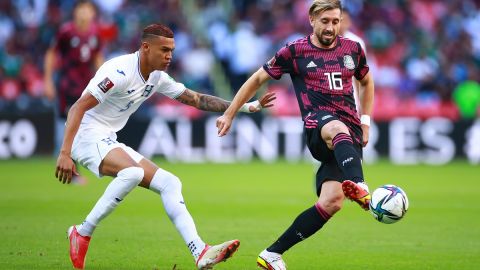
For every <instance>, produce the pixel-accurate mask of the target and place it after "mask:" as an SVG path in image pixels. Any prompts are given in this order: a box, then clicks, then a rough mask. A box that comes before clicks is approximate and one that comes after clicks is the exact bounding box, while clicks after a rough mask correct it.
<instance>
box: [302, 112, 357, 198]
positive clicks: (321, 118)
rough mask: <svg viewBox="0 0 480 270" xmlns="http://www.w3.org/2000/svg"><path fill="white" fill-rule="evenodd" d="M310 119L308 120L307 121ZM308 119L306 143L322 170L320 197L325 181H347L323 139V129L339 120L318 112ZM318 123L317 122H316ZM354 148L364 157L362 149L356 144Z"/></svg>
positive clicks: (318, 180) (319, 169)
mask: <svg viewBox="0 0 480 270" xmlns="http://www.w3.org/2000/svg"><path fill="white" fill-rule="evenodd" d="M307 118H308V120H307ZM307 118H306V120H307V121H306V122H305V126H304V135H305V142H306V144H307V146H308V149H309V150H310V153H311V154H312V156H313V157H314V158H315V159H316V160H318V161H320V162H321V165H320V168H318V171H317V174H316V177H315V178H316V183H315V186H316V191H317V195H318V196H320V191H321V189H322V184H323V182H325V180H327V179H328V180H335V181H338V182H342V181H343V180H345V176H344V175H343V172H342V171H341V169H340V167H339V166H338V164H337V160H336V159H335V155H334V153H333V150H330V149H329V148H328V146H327V143H326V142H325V141H324V140H323V139H322V136H321V134H320V131H321V130H322V127H323V126H324V125H326V124H327V123H329V122H330V121H333V120H338V118H337V117H336V116H334V115H332V114H331V113H329V112H325V111H318V112H315V114H312V115H311V116H310V117H307ZM308 121H313V122H310V123H316V124H317V126H316V127H315V125H314V124H313V125H312V124H308ZM315 121H317V122H315ZM354 148H355V150H356V151H357V153H358V155H359V156H360V157H361V158H362V157H363V149H362V147H361V146H360V145H359V144H357V143H354Z"/></svg>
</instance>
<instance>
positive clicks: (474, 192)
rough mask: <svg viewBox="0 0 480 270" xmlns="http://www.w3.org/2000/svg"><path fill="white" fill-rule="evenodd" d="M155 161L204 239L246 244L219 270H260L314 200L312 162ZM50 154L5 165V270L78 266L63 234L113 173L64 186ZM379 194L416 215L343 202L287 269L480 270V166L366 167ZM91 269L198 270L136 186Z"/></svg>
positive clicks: (0, 265)
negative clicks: (394, 194)
mask: <svg viewBox="0 0 480 270" xmlns="http://www.w3.org/2000/svg"><path fill="white" fill-rule="evenodd" d="M157 164H159V165H160V166H161V167H163V168H165V169H167V170H170V171H171V172H173V173H174V174H176V175H177V176H179V177H180V178H181V180H182V182H183V191H184V197H185V201H186V203H187V206H188V208H189V210H190V212H191V214H192V215H193V217H194V219H195V221H196V224H197V228H198V231H199V233H200V235H201V236H202V237H203V239H204V240H205V241H207V242H208V243H212V244H214V243H219V242H222V241H224V240H228V239H233V238H238V239H240V241H241V246H240V249H239V251H238V252H237V253H236V254H235V256H234V257H233V258H232V259H230V260H229V261H227V262H226V263H222V264H220V265H218V266H217V267H216V268H215V269H232V270H236V269H256V264H255V260H256V256H257V255H258V253H259V252H260V251H261V250H262V249H264V248H265V247H267V246H268V245H270V244H271V243H272V241H274V240H276V238H277V237H278V236H279V235H280V234H281V233H283V231H284V230H285V229H286V228H287V227H288V226H289V225H290V224H291V222H292V221H293V219H294V218H295V217H296V216H297V215H298V214H299V213H300V212H301V211H303V210H304V209H306V208H307V207H310V206H312V205H313V203H314V202H315V200H316V197H315V194H314V192H313V184H312V181H313V167H312V165H311V164H308V163H298V164H289V163H286V162H278V163H274V164H265V163H260V162H253V163H247V164H168V163H166V162H165V161H163V160H157ZM54 166H55V161H54V160H53V159H31V160H26V161H20V160H11V161H0V179H1V180H0V181H1V188H0V239H1V245H0V269H71V264H70V261H69V258H68V243H67V240H66V233H65V231H66V229H67V227H68V226H69V225H71V224H74V223H79V222H81V221H82V220H83V218H84V217H85V216H86V214H87V213H88V211H89V210H90V209H91V208H92V207H93V205H94V203H95V202H96V200H97V199H98V198H99V196H100V195H101V194H102V193H103V191H104V189H105V187H106V185H107V184H108V183H109V178H103V179H101V180H97V179H96V178H95V177H94V176H93V175H92V174H90V173H89V172H86V171H85V170H82V172H83V173H85V175H87V176H88V178H89V183H88V184H87V185H85V186H78V185H77V186H75V185H62V184H60V183H59V182H57V181H56V180H55V178H54V176H53V173H54ZM365 174H366V178H367V179H368V181H369V184H370V187H371V189H373V188H375V187H376V186H379V185H381V184H387V183H393V184H397V185H399V186H401V187H402V188H403V189H404V190H405V191H406V193H407V195H408V197H409V199H410V209H409V212H408V213H407V215H406V216H405V218H404V219H403V220H401V221H400V222H399V223H397V224H392V225H385V224H380V223H378V222H377V221H375V220H374V219H373V217H372V216H371V215H370V213H368V212H364V211H362V210H361V209H360V208H359V207H358V206H357V205H355V204H353V203H350V202H346V203H345V206H344V209H343V210H342V211H341V212H340V213H339V214H338V215H336V216H335V217H334V218H333V219H332V220H331V221H330V222H329V223H328V224H327V225H326V226H325V227H324V229H322V230H321V231H320V232H318V233H317V234H315V235H313V236H312V237H310V238H309V239H307V240H305V241H303V242H302V243H300V244H298V245H296V246H295V247H294V248H292V249H291V250H289V251H288V252H287V253H286V254H285V256H284V258H285V261H286V262H287V265H288V266H289V269H293V270H302V269H322V270H323V269H325V270H326V269H340V270H342V269H401V270H403V269H412V270H413V269H415V270H419V269H435V270H438V269H455V270H461V269H472V270H473V269H478V265H480V204H479V202H478V201H479V195H480V192H479V188H478V186H479V183H478V182H479V180H480V168H479V167H478V166H472V165H469V164H467V163H463V162H455V163H452V164H449V165H445V166H436V167H431V166H394V165H391V164H389V163H386V162H381V163H377V164H375V165H368V166H366V167H365ZM86 269H92V270H93V269H162V270H163V269H167V270H171V269H177V270H180V269H181V270H184V269H194V262H193V259H192V258H191V256H190V255H189V252H188V249H187V248H186V247H185V244H184V243H183V241H182V239H181V238H180V236H179V234H178V233H177V232H176V231H175V229H174V226H173V225H172V224H171V223H170V221H169V219H168V217H167V216H166V214H165V212H164V210H163V207H162V203H161V200H160V198H159V197H158V196H157V195H156V194H154V193H153V192H150V191H147V190H144V189H140V188H138V189H136V190H134V191H133V192H132V194H130V195H129V196H128V197H127V198H126V199H125V200H124V201H123V202H122V204H121V205H120V206H119V207H118V209H117V210H116V211H115V212H114V213H113V214H112V215H111V216H109V217H108V218H107V219H105V220H104V222H103V223H102V224H101V226H99V227H98V228H97V230H96V232H95V235H94V237H93V238H92V243H91V245H90V249H89V254H88V256H87V266H86Z"/></svg>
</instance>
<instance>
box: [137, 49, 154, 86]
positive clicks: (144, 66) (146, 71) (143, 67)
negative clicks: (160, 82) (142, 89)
mask: <svg viewBox="0 0 480 270" xmlns="http://www.w3.org/2000/svg"><path fill="white" fill-rule="evenodd" d="M139 54H140V63H139V65H140V73H141V74H142V77H143V78H144V79H145V81H148V77H149V76H150V73H152V71H153V69H151V68H150V66H149V65H148V63H147V59H146V57H145V56H144V54H143V53H142V50H140V51H139Z"/></svg>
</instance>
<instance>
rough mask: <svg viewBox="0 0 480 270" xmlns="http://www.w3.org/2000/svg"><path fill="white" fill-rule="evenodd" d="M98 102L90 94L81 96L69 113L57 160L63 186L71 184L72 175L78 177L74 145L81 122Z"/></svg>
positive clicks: (56, 173)
mask: <svg viewBox="0 0 480 270" xmlns="http://www.w3.org/2000/svg"><path fill="white" fill-rule="evenodd" d="M97 104H98V100H97V99H96V98H95V97H94V96H92V95H91V94H90V93H86V94H85V95H83V96H81V97H80V98H79V99H78V100H77V101H76V102H75V103H74V104H73V106H72V108H70V110H69V111H68V116H67V122H66V123H65V135H64V136H63V144H62V148H61V149H60V154H59V155H58V159H57V167H56V170H55V177H57V178H58V181H60V182H62V183H63V184H65V183H67V184H69V183H70V182H71V181H72V175H73V174H75V175H77V171H76V168H75V164H74V163H73V161H72V158H71V157H70V154H71V152H72V144H73V139H74V138H75V135H76V134H77V131H78V128H79V127H80V122H81V120H82V118H83V115H84V114H85V112H86V111H88V110H90V109H91V108H93V107H95V106H96V105H97Z"/></svg>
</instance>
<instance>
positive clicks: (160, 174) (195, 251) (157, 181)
mask: <svg viewBox="0 0 480 270" xmlns="http://www.w3.org/2000/svg"><path fill="white" fill-rule="evenodd" d="M150 190H152V191H154V192H155V193H158V194H160V196H161V198H162V201H163V207H164V208H165V211H166V212H167V215H168V217H169V218H170V220H171V221H172V222H173V224H174V225H175V227H176V228H177V230H178V232H179V233H180V235H181V236H182V238H183V240H184V241H185V244H187V246H188V249H189V250H190V253H192V255H193V257H194V258H195V261H197V258H198V256H200V253H201V252H202V251H203V249H204V248H205V242H203V241H202V240H201V239H200V236H198V233H197V229H196V227H195V223H194V222H193V218H192V216H191V215H190V213H189V212H188V210H187V207H186V206H185V202H184V201H183V196H182V183H181V182H180V180H179V179H178V177H176V176H175V175H173V174H171V173H170V172H167V171H165V170H163V169H160V168H159V169H158V170H157V171H156V172H155V175H154V176H153V178H152V181H151V182H150Z"/></svg>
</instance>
